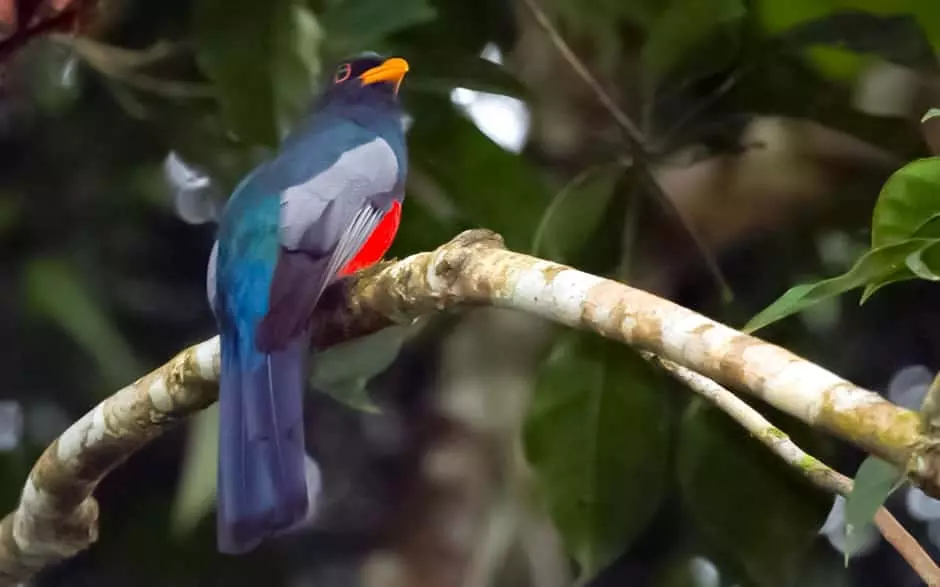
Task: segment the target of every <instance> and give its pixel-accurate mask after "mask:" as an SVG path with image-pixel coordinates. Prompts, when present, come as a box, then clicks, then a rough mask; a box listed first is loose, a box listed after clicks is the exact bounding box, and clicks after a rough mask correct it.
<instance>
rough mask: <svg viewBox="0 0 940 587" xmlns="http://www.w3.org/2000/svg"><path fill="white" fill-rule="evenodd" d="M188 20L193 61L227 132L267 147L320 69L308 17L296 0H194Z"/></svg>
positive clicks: (315, 35) (316, 38) (316, 37)
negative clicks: (209, 84) (205, 79)
mask: <svg viewBox="0 0 940 587" xmlns="http://www.w3.org/2000/svg"><path fill="white" fill-rule="evenodd" d="M193 21H194V22H193V28H194V37H195V45H196V59H197V62H198V63H199V66H200V68H201V69H202V70H203V72H204V73H205V74H206V75H207V76H208V77H209V79H210V80H212V82H213V85H214V93H215V96H216V98H217V99H218V101H219V104H220V106H221V111H222V115H223V117H224V119H225V121H226V123H227V124H228V126H229V128H230V129H231V130H232V131H233V132H234V133H235V134H236V135H238V136H239V138H240V139H241V140H243V141H246V142H250V143H260V144H264V145H268V146H273V145H274V144H275V143H277V140H278V138H279V137H280V135H281V132H282V128H283V125H284V122H285V120H287V119H290V118H291V116H292V112H293V111H295V110H296V109H297V107H298V106H297V105H298V104H299V103H301V102H302V101H303V100H304V99H309V98H310V96H311V93H312V90H313V87H312V85H311V82H310V80H312V79H313V76H314V75H315V74H316V72H317V71H318V70H319V65H318V62H317V60H316V51H315V47H317V46H318V45H319V32H318V28H317V27H316V24H315V23H316V21H315V19H314V18H313V16H312V14H311V13H310V12H309V10H307V9H306V8H305V7H304V6H303V4H302V0H270V1H269V2H254V1H252V0H197V2H196V4H195V13H194V16H193Z"/></svg>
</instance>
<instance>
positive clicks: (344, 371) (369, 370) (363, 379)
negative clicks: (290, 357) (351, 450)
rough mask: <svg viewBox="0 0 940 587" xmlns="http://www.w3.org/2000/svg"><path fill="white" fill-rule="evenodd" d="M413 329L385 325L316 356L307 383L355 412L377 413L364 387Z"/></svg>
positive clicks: (391, 358) (389, 362)
mask: <svg viewBox="0 0 940 587" xmlns="http://www.w3.org/2000/svg"><path fill="white" fill-rule="evenodd" d="M414 330H415V327H414V326H389V327H388V328H384V329H382V330H380V331H378V332H375V333H372V334H370V335H367V336H364V337H361V338H357V339H355V340H351V341H347V342H344V343H341V344H338V345H335V346H332V347H329V348H328V349H326V350H324V351H321V352H319V353H317V357H316V360H315V361H314V362H313V368H312V369H311V373H310V384H311V385H312V386H313V388H314V389H316V390H318V391H322V392H323V393H326V394H327V395H329V396H331V397H333V398H334V399H336V400H337V401H339V402H341V403H343V404H345V405H347V406H349V407H351V408H353V409H355V410H361V411H366V412H377V411H378V408H377V407H376V406H375V404H373V403H372V400H371V399H370V398H369V394H368V392H367V390H366V386H367V385H368V383H369V380H370V379H372V378H373V377H375V376H376V375H378V374H379V373H381V372H383V371H385V370H386V369H388V368H389V366H391V364H392V363H393V362H394V361H395V358H396V357H397V356H398V352H399V350H401V346H402V344H404V342H405V340H407V339H408V337H409V336H410V335H411V334H412V333H413V332H414Z"/></svg>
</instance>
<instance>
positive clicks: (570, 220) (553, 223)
mask: <svg viewBox="0 0 940 587" xmlns="http://www.w3.org/2000/svg"><path fill="white" fill-rule="evenodd" d="M622 174H623V169H622V168H621V167H619V166H606V167H595V168H592V169H589V170H587V171H585V172H584V173H582V174H580V175H578V176H577V177H575V178H574V179H573V180H572V181H571V182H569V183H568V185H566V186H565V187H564V188H563V189H562V190H561V191H559V192H558V194H557V195H556V196H555V199H554V200H552V203H551V204H549V206H548V208H547V209H546V210H545V214H543V215H542V221H541V222H540V223H539V226H538V228H537V229H536V231H535V237H534V239H533V243H532V254H533V255H535V256H537V257H542V258H545V259H549V260H552V261H557V262H559V263H571V262H572V259H574V258H575V257H576V256H577V255H578V254H579V253H580V252H581V251H582V250H583V247H584V246H585V244H586V243H587V242H588V241H589V240H590V238H591V236H592V235H593V234H594V233H595V231H596V230H597V229H598V227H599V226H600V225H601V223H602V222H603V220H604V218H605V213H606V212H607V210H608V207H609V205H610V200H611V198H612V197H613V196H614V188H615V187H616V186H617V180H618V179H619V178H620V176H621V175H622Z"/></svg>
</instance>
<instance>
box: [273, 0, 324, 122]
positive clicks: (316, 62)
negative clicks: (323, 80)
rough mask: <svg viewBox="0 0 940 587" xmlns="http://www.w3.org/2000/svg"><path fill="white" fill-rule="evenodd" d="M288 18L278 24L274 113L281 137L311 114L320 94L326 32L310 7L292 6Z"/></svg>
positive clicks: (276, 23)
mask: <svg viewBox="0 0 940 587" xmlns="http://www.w3.org/2000/svg"><path fill="white" fill-rule="evenodd" d="M285 16H286V18H279V19H277V21H276V22H275V25H276V29H275V32H274V39H275V58H274V63H273V64H272V69H271V71H272V72H273V88H274V102H275V105H274V112H275V117H276V121H277V128H278V134H279V136H282V137H283V136H284V135H286V134H287V132H288V131H289V130H290V129H291V128H292V127H293V125H294V123H295V122H296V121H297V120H298V119H299V118H300V116H301V115H303V114H305V113H306V112H307V109H308V107H309V105H310V103H311V97H312V96H313V95H314V94H315V93H316V92H317V91H319V88H318V87H317V86H318V79H319V76H320V70H321V65H320V59H319V56H320V43H321V42H322V41H323V31H322V30H321V29H320V25H319V23H318V22H317V18H316V16H315V15H314V14H313V12H311V10H310V9H309V8H307V6H305V5H304V4H302V3H300V2H297V1H295V2H292V3H291V4H290V6H289V14H287V15H285Z"/></svg>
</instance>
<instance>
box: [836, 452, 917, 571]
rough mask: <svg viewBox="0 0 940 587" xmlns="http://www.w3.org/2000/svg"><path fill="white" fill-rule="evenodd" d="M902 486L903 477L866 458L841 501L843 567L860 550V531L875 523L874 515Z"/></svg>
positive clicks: (893, 470) (880, 462)
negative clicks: (843, 547)
mask: <svg viewBox="0 0 940 587" xmlns="http://www.w3.org/2000/svg"><path fill="white" fill-rule="evenodd" d="M903 482H904V473H903V471H899V470H898V468H897V467H895V466H894V465H892V464H891V463H888V462H886V461H883V460H881V459H879V458H877V457H873V456H870V457H868V458H866V459H865V460H864V461H863V462H862V465H861V466H860V467H859V468H858V473H856V474H855V485H854V486H853V487H852V492H851V493H850V494H849V495H848V497H847V498H846V500H845V551H844V552H845V564H846V566H848V564H849V557H851V556H852V555H853V554H854V553H855V552H856V551H857V550H858V547H859V546H860V544H859V538H860V537H861V536H862V535H863V533H862V530H863V529H864V528H865V526H867V525H868V524H871V523H872V520H874V519H875V512H877V511H878V508H880V507H881V506H883V505H884V503H885V501H887V499H888V497H889V496H890V495H891V494H892V493H894V491H895V490H896V489H897V488H898V487H900V486H901V484H902V483H903Z"/></svg>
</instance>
